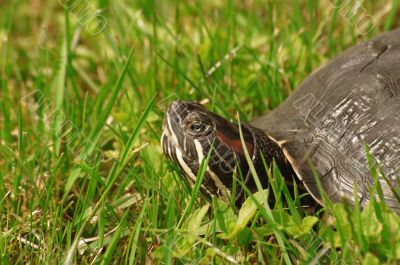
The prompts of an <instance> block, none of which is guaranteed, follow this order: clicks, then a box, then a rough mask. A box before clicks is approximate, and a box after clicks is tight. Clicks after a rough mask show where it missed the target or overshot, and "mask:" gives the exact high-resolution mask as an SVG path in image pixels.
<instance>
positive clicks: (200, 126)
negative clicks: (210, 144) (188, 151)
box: [190, 121, 207, 133]
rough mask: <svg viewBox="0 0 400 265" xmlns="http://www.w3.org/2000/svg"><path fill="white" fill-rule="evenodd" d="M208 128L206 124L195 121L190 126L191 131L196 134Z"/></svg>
mask: <svg viewBox="0 0 400 265" xmlns="http://www.w3.org/2000/svg"><path fill="white" fill-rule="evenodd" d="M206 128H207V125H206V124H204V123H203V122H201V121H194V122H193V123H192V124H191V125H190V130H191V131H192V132H194V133H199V132H201V131H204V130H205V129H206Z"/></svg>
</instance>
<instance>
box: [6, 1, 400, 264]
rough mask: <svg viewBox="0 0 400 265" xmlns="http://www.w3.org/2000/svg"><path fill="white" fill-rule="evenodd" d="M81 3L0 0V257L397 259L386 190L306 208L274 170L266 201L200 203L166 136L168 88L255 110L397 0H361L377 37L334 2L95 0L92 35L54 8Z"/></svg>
mask: <svg viewBox="0 0 400 265" xmlns="http://www.w3.org/2000/svg"><path fill="white" fill-rule="evenodd" d="M76 2H78V1H60V2H59V1H44V0H38V1H17V0H13V1H7V3H0V7H1V8H0V51H1V52H0V84H1V85H0V225H1V231H0V260H1V261H0V263H1V264H59V263H66V264H74V263H75V264H110V263H111V264H137V263H141V264H153V263H155V264H186V263H191V264H210V263H213V264H230V263H238V264H252V263H260V264H275V263H283V264H299V263H300V264H320V263H328V264H329V263H332V264H354V263H362V264H384V263H386V264H396V263H398V262H399V260H400V232H399V231H400V217H399V216H398V215H396V214H394V213H392V212H390V211H389V210H387V209H386V208H385V206H384V205H383V204H382V203H378V202H376V201H372V202H371V203H370V205H369V206H368V207H367V208H366V209H365V210H364V211H361V210H360V209H359V207H357V205H356V207H355V208H354V209H353V208H350V207H349V206H347V205H345V204H335V205H331V204H328V206H327V207H326V208H324V209H323V210H322V211H321V212H318V213H316V214H314V215H310V214H308V213H306V212H305V211H303V210H302V209H301V208H299V206H300V205H299V196H296V197H295V198H291V197H290V195H289V193H288V191H287V188H286V186H285V184H284V181H283V179H282V177H281V176H280V175H279V173H277V174H275V175H274V176H271V179H270V183H271V189H270V190H269V193H270V194H271V196H272V194H273V196H275V197H276V198H277V200H276V204H275V205H270V209H268V207H264V206H262V205H261V204H259V203H255V202H254V200H253V198H258V199H259V200H258V201H263V200H264V199H265V196H266V193H265V191H264V192H263V191H260V192H259V193H257V194H255V195H254V196H250V197H249V199H248V201H247V202H246V203H245V204H244V205H243V207H241V208H240V209H237V208H235V207H232V206H231V204H229V203H227V202H224V201H221V200H220V199H218V198H213V199H212V201H207V200H205V199H203V198H202V197H201V196H199V194H198V189H196V188H195V189H194V190H191V189H189V188H188V187H187V186H186V185H185V183H184V182H183V181H182V179H181V175H180V172H179V170H178V169H177V167H176V166H174V165H173V164H172V163H171V162H169V161H168V160H167V159H166V158H165V156H164V155H163V154H162V151H161V148H160V143H159V138H160V136H161V125H162V119H163V115H164V111H165V109H166V107H167V105H168V103H169V102H170V101H172V100H173V99H175V98H182V99H192V100H199V101H200V100H207V101H208V102H209V103H208V107H209V108H210V109H212V110H214V111H216V112H218V113H220V114H221V115H224V116H225V117H227V118H231V119H234V118H235V115H236V112H239V115H240V119H241V120H242V121H248V120H251V118H252V117H255V116H257V115H260V114H262V113H264V112H266V111H268V110H271V109H273V108H275V107H276V106H278V105H279V104H280V102H282V101H283V100H284V99H285V98H286V97H287V96H288V95H289V94H290V93H291V92H292V91H293V90H294V89H295V88H296V87H297V86H298V85H299V83H300V82H301V81H302V80H303V79H304V78H305V77H306V76H307V75H308V74H309V73H310V72H311V71H312V70H313V69H315V68H316V67H318V66H320V65H321V64H322V63H324V62H326V61H327V60H328V59H329V58H332V57H333V56H335V55H336V54H338V53H339V52H341V51H343V50H344V49H345V48H347V47H349V46H351V45H353V44H355V43H358V42H359V41H362V40H365V39H368V38H369V37H372V36H375V35H376V34H378V33H380V32H383V31H386V30H389V29H392V28H395V27H397V26H398V24H397V23H398V21H396V16H397V14H398V4H399V1H397V0H393V1H383V0H378V1H364V2H362V3H361V5H362V12H365V14H369V15H371V16H372V17H373V18H374V19H375V20H376V24H375V26H374V27H373V30H372V31H370V32H368V34H360V31H359V30H357V27H356V24H355V23H356V21H357V16H353V17H350V16H348V15H346V13H345V12H343V10H342V12H341V10H340V9H339V8H335V6H334V5H332V4H331V3H333V2H334V1H329V0H320V1H307V0H304V1H300V0H291V1H287V2H286V1H272V0H270V1H258V0H252V1H233V0H228V1H211V0H205V1H160V0H158V1H108V0H98V1H90V2H89V1H88V2H84V1H80V5H81V7H82V5H85V4H86V5H88V6H89V7H91V8H99V9H100V10H102V13H101V14H102V16H104V18H105V21H106V27H105V29H104V30H103V31H102V32H101V33H100V34H93V28H90V27H88V24H87V21H86V23H85V19H86V20H87V17H86V18H85V16H81V15H82V14H81V13H79V11H82V10H81V9H79V8H78V7H76V8H75V9H73V8H70V9H64V8H63V6H62V5H61V3H67V4H68V3H76ZM352 4H355V3H353V2H352ZM87 10H89V11H88V12H90V10H92V9H90V8H88V9H87ZM92 11H93V10H92ZM359 12H361V11H359ZM360 14H361V13H360ZM235 49H237V52H236V53H235V54H232V51H234V50H235ZM225 55H230V56H228V58H225V59H224V57H225ZM218 61H221V65H220V66H219V67H217V68H216V69H215V71H212V73H211V72H210V69H213V66H215V65H216V64H217V62H218ZM207 73H209V74H207ZM197 185H199V183H198V184H197ZM198 187H199V186H197V188H198ZM283 198H284V199H285V200H286V201H288V207H287V208H285V207H284V206H283V203H282V201H283Z"/></svg>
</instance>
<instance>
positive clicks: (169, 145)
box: [161, 113, 197, 181]
mask: <svg viewBox="0 0 400 265" xmlns="http://www.w3.org/2000/svg"><path fill="white" fill-rule="evenodd" d="M172 126H173V125H171V119H170V116H169V114H168V113H167V114H166V116H165V118H164V123H163V133H162V135H161V147H162V149H163V151H164V154H165V155H166V156H168V157H169V158H170V159H171V160H172V161H174V162H175V163H176V164H177V165H179V166H180V167H181V168H182V169H183V171H184V172H185V175H187V176H188V177H189V178H190V179H191V180H192V181H196V174H197V172H194V171H193V169H192V168H193V167H194V166H195V165H196V161H195V160H194V159H191V158H190V157H189V156H188V155H187V154H186V152H185V150H183V149H184V148H182V147H181V146H180V144H179V141H178V136H177V135H176V134H175V133H174V132H173V131H172V130H173V128H172Z"/></svg>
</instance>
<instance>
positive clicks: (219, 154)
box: [161, 101, 255, 196]
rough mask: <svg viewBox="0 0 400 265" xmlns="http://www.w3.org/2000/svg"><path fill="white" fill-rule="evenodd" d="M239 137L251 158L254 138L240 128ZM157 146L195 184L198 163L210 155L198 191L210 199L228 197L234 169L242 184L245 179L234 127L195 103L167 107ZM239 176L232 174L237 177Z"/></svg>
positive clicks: (246, 167) (178, 102)
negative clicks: (200, 189)
mask: <svg viewBox="0 0 400 265" xmlns="http://www.w3.org/2000/svg"><path fill="white" fill-rule="evenodd" d="M242 133H243V137H244V141H245V144H246V148H247V150H248V152H249V154H250V155H254V152H255V148H254V136H253V134H252V131H251V128H250V126H247V125H244V126H242ZM161 145H162V147H163V150H164V153H165V154H166V155H167V156H168V157H169V158H170V159H172V160H173V161H175V163H176V164H177V165H179V166H180V167H181V169H182V170H183V172H184V174H185V175H186V177H187V179H188V180H189V181H190V182H194V181H195V180H196V176H197V173H198V171H199V168H200V165H201V162H202V160H203V159H204V158H205V157H207V155H208V154H209V153H210V152H211V153H210V160H209V162H208V167H207V170H206V173H205V176H204V179H203V182H202V190H203V191H205V192H206V193H209V194H210V195H212V194H216V195H221V196H225V195H226V194H229V192H230V190H231V189H232V184H233V174H234V172H237V173H238V170H237V169H238V166H239V168H240V173H241V174H240V175H241V176H242V179H243V180H245V182H246V180H247V178H248V175H249V174H248V171H249V170H248V164H247V162H246V158H245V156H244V149H243V145H242V142H241V140H240V134H239V128H238V126H237V125H236V124H234V123H231V122H229V121H228V120H226V119H224V118H223V117H221V116H219V115H217V114H215V113H213V112H210V111H208V110H206V109H205V108H204V107H203V106H202V105H200V104H199V103H196V102H192V101H174V102H173V103H171V105H170V106H169V108H168V110H167V112H166V115H165V119H164V125H163V134H162V137H161ZM240 175H239V174H236V176H237V177H239V176H240ZM239 186H240V185H238V187H239Z"/></svg>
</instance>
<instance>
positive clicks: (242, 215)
mask: <svg viewBox="0 0 400 265" xmlns="http://www.w3.org/2000/svg"><path fill="white" fill-rule="evenodd" d="M265 196H268V190H262V191H259V192H257V193H255V194H254V195H253V198H252V197H249V198H247V199H246V201H245V202H244V203H243V205H242V207H241V208H240V211H239V215H238V220H237V222H236V224H235V225H234V226H233V228H232V229H231V231H230V232H229V234H221V235H219V237H220V238H223V239H232V238H233V237H234V236H236V235H237V234H238V233H239V232H240V231H241V230H243V228H245V227H246V226H247V224H248V223H249V222H250V221H251V219H253V217H254V215H255V214H256V212H257V209H258V208H257V204H256V203H255V201H254V200H257V201H258V202H261V201H262V200H263V198H265Z"/></svg>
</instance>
